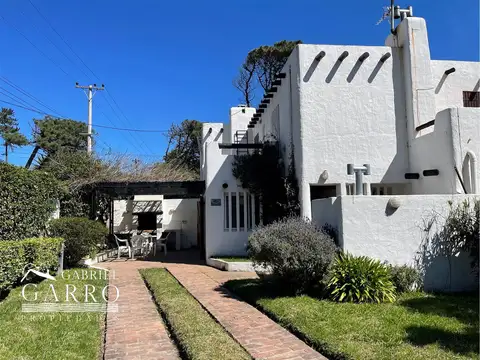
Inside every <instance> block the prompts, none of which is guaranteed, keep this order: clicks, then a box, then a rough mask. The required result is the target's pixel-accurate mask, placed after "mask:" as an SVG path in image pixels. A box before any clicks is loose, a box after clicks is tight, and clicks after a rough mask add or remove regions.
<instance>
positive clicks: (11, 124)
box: [0, 108, 28, 163]
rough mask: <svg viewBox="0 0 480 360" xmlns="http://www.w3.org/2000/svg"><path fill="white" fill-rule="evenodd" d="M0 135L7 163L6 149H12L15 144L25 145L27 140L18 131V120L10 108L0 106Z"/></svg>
mask: <svg viewBox="0 0 480 360" xmlns="http://www.w3.org/2000/svg"><path fill="white" fill-rule="evenodd" d="M0 136H1V137H2V139H3V146H4V147H5V162H7V163H8V150H9V149H10V150H13V148H14V147H15V146H25V145H27V144H28V140H27V138H26V137H25V135H23V134H22V133H21V132H20V129H19V127H18V120H17V119H16V118H15V113H14V112H13V110H12V109H7V108H2V111H1V112H0Z"/></svg>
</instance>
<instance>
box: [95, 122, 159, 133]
mask: <svg viewBox="0 0 480 360" xmlns="http://www.w3.org/2000/svg"><path fill="white" fill-rule="evenodd" d="M94 126H96V127H101V128H105V129H113V130H121V131H134V132H145V133H166V132H168V130H147V129H125V128H118V127H113V126H105V125H98V124H97V125H94Z"/></svg>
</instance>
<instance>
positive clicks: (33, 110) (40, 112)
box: [0, 100, 56, 117]
mask: <svg viewBox="0 0 480 360" xmlns="http://www.w3.org/2000/svg"><path fill="white" fill-rule="evenodd" d="M0 102H2V103H5V104H9V105H12V106H18V107H19V108H22V109H25V110H29V111H31V112H34V113H37V114H42V115H50V114H47V113H46V112H43V111H38V110H35V109H32V108H29V107H26V106H22V105H20V104H15V103H11V102H8V101H5V100H0ZM55 117H56V116H55Z"/></svg>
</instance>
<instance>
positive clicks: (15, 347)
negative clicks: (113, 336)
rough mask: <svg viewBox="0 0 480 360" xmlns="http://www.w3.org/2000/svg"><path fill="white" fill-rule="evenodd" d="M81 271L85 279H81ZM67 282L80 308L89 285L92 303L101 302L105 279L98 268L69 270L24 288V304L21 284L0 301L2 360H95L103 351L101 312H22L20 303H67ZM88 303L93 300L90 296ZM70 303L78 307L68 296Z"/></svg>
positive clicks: (0, 354)
mask: <svg viewBox="0 0 480 360" xmlns="http://www.w3.org/2000/svg"><path fill="white" fill-rule="evenodd" d="M85 271H87V272H88V273H87V274H88V275H87V276H86V277H87V278H88V279H87V278H84V279H83V280H82V276H83V274H85ZM92 273H95V275H93V276H92ZM67 284H68V285H69V289H70V292H72V290H73V286H75V288H76V290H75V292H74V297H75V299H77V300H78V302H79V305H81V304H84V302H85V285H87V284H88V286H89V288H88V292H89V293H90V294H92V295H93V297H94V298H95V300H96V302H97V303H105V301H104V300H103V298H102V290H103V287H104V286H106V285H107V280H106V275H105V272H102V271H101V270H94V269H88V270H86V269H71V270H66V271H65V272H64V274H63V277H62V276H57V277H56V280H55V281H53V280H44V281H42V282H40V283H36V284H35V283H31V284H28V285H27V286H26V288H25V291H24V294H25V298H26V299H27V300H25V298H24V297H23V296H22V288H23V286H20V287H17V288H15V289H13V290H12V291H11V292H10V293H9V294H8V296H7V297H6V298H5V299H4V300H3V301H1V302H0V324H1V326H0V359H2V360H3V359H25V360H27V359H28V360H36V359H49V360H57V359H58V360H64V359H69V360H71V359H72V360H75V359H82V360H98V358H99V357H100V356H101V352H102V349H103V329H104V324H105V314H104V313H93V312H91V313H88V312H79V313H67V312H49V313H48V312H43V313H26V312H22V304H41V303H59V304H62V303H66V299H65V294H66V286H67ZM92 286H94V287H95V290H94V291H93V288H92ZM52 287H53V289H54V290H52ZM53 291H54V292H55V295H56V297H57V298H58V302H57V301H56V299H55V295H54V294H53ZM88 301H89V303H92V302H93V300H92V298H91V296H89V297H88ZM68 303H69V304H73V305H75V304H77V303H76V302H75V301H74V300H73V299H72V298H71V296H70V297H69V301H68ZM80 303H81V304H80Z"/></svg>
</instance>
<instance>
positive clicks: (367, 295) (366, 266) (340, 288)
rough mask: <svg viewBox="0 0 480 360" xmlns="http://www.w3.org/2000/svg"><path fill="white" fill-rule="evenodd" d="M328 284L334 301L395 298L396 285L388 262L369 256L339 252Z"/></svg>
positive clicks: (378, 300)
mask: <svg viewBox="0 0 480 360" xmlns="http://www.w3.org/2000/svg"><path fill="white" fill-rule="evenodd" d="M327 286H328V289H329V291H330V294H331V298H332V300H334V301H339V302H342V301H345V302H376V303H380V302H393V301H394V300H395V286H394V285H393V283H392V280H391V275H390V271H389V268H388V266H387V265H385V264H382V263H381V262H380V261H378V260H374V259H370V258H368V257H366V256H357V257H356V256H353V255H351V254H348V253H341V254H339V255H338V256H337V258H336V259H335V262H334V264H333V266H332V269H331V272H330V279H329V281H328V285H327Z"/></svg>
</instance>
